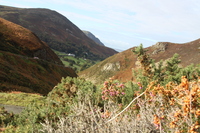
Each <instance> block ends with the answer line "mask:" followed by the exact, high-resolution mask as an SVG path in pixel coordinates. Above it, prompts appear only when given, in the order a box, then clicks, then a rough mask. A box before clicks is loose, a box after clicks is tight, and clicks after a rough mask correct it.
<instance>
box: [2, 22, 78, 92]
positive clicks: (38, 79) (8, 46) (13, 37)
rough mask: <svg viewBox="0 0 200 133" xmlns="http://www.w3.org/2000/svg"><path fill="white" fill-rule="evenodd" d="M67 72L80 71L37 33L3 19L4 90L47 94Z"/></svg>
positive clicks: (69, 74)
mask: <svg viewBox="0 0 200 133" xmlns="http://www.w3.org/2000/svg"><path fill="white" fill-rule="evenodd" d="M36 57H37V58H36ZM66 76H71V77H76V76H77V75H76V73H75V72H74V70H72V69H71V68H66V67H64V66H63V64H62V63H61V61H60V60H59V58H58V57H57V55H56V54H55V53H54V52H53V51H52V50H51V49H50V48H49V47H48V46H47V45H46V44H45V43H43V42H42V41H40V40H39V39H38V37H37V36H36V35H35V34H33V33H32V32H31V31H29V30H27V29H25V28H23V27H21V26H19V25H16V24H14V23H11V22H9V21H7V20H4V19H0V91H23V92H29V93H30V92H31V93H41V94H47V93H48V92H49V91H51V90H52V88H53V87H54V86H55V85H56V84H57V83H58V82H60V80H61V78H62V77H66Z"/></svg>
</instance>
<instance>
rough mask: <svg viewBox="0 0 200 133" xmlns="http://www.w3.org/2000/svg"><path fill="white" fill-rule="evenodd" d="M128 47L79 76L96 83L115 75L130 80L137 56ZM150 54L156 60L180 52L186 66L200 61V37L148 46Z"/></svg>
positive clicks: (122, 79)
mask: <svg viewBox="0 0 200 133" xmlns="http://www.w3.org/2000/svg"><path fill="white" fill-rule="evenodd" d="M132 49H134V48H131V49H128V50H126V51H123V52H121V53H118V54H116V55H113V56H111V57H109V58H107V59H105V60H103V61H102V62H100V63H98V64H96V65H94V66H92V67H90V68H88V69H86V70H84V71H82V72H80V73H79V76H81V77H84V78H86V79H89V80H91V81H93V82H95V83H101V82H103V81H104V80H105V79H108V78H109V77H112V76H114V77H115V78H116V79H119V80H121V81H130V80H132V79H133V76H132V75H133V74H132V70H133V69H135V68H136V67H137V65H138V64H137V62H136V61H137V56H136V55H134V53H133V52H132V51H131V50H132ZM146 50H148V54H149V55H150V57H151V58H153V59H154V60H155V61H156V62H158V61H160V60H167V59H169V58H171V57H172V56H173V55H174V54H175V53H177V54H179V57H180V59H181V63H180V65H181V66H183V67H185V66H187V65H190V64H192V63H193V64H194V65H196V64H199V63H200V58H199V55H200V39H197V40H195V41H192V42H188V43H184V44H177V43H170V42H159V43H156V44H155V45H153V46H151V47H148V48H146Z"/></svg>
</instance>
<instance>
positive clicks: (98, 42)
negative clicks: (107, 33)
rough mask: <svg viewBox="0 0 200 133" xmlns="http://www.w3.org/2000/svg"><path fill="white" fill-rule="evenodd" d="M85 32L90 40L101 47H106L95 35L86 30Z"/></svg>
mask: <svg viewBox="0 0 200 133" xmlns="http://www.w3.org/2000/svg"><path fill="white" fill-rule="evenodd" d="M82 31H83V33H85V35H86V36H87V37H89V38H90V39H92V40H93V41H94V42H96V43H97V44H99V45H102V46H105V45H104V44H103V43H102V42H101V41H100V40H99V38H97V37H96V36H95V35H93V34H92V33H91V32H89V31H86V30H82Z"/></svg>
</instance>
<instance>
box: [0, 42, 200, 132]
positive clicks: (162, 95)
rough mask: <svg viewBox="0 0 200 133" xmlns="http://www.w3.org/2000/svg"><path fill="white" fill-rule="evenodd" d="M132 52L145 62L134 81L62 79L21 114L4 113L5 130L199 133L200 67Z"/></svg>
mask: <svg viewBox="0 0 200 133" xmlns="http://www.w3.org/2000/svg"><path fill="white" fill-rule="evenodd" d="M133 52H134V53H136V54H137V56H138V61H139V62H140V63H141V68H138V70H135V71H134V72H133V73H134V76H135V77H136V78H135V79H134V81H129V82H126V83H121V82H119V81H116V80H113V78H110V79H109V80H108V81H105V82H104V84H102V85H99V86H96V85H94V84H92V83H91V82H89V81H87V80H85V79H82V78H71V77H66V78H62V80H61V83H59V84H58V85H56V86H55V87H54V89H53V90H52V91H51V92H49V93H48V95H47V96H46V97H39V98H38V99H40V98H42V99H43V100H35V101H34V102H30V104H29V105H28V106H27V107H26V109H25V110H24V111H23V112H22V113H21V114H19V115H12V114H9V113H6V112H5V111H4V110H3V109H2V110H0V113H1V114H3V115H0V116H3V117H2V121H1V123H0V124H1V127H4V128H5V130H4V132H44V133H50V132H144V133H147V132H155V133H156V132H160V133H168V132H169V133H174V132H176V133H185V132H189V133H198V132H200V110H199V109H200V99H199V97H200V88H199V86H200V81H199V78H198V77H199V76H200V72H199V68H200V67H199V66H194V65H190V66H188V67H186V68H182V67H179V66H178V63H179V62H180V60H179V58H178V55H177V54H175V55H174V56H173V57H172V58H171V59H169V60H167V61H160V62H159V63H155V62H154V61H153V60H152V59H151V58H150V57H149V56H148V54H147V53H146V51H145V50H143V47H142V45H140V46H139V47H137V48H136V49H135V50H134V51H133ZM3 95H5V97H6V95H7V94H3ZM27 97H29V96H28V95H27ZM8 98H9V97H8ZM11 116H12V117H11Z"/></svg>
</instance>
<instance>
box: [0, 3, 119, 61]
mask: <svg viewBox="0 0 200 133" xmlns="http://www.w3.org/2000/svg"><path fill="white" fill-rule="evenodd" d="M0 17H2V18H4V19H6V20H9V21H11V22H13V23H16V24H18V25H21V26H23V27H25V28H27V29H29V30H31V31H32V32H34V33H35V34H36V35H37V36H38V37H39V38H40V39H41V40H42V41H44V42H46V43H47V44H48V45H49V46H50V47H51V48H52V49H55V50H57V51H61V52H65V53H72V54H75V55H76V56H77V57H86V56H87V58H88V59H91V60H102V59H105V58H107V57H109V56H111V55H114V54H116V53H117V52H116V51H115V50H113V49H111V48H108V47H105V46H101V45H98V44H96V43H95V42H94V41H93V40H91V39H90V38H88V37H87V36H86V35H85V34H84V33H83V32H82V31H81V30H80V29H79V28H78V27H77V26H76V25H74V24H73V23H72V22H71V21H70V20H68V19H67V18H66V17H64V16H63V15H61V14H59V13H58V12H56V11H52V10H49V9H41V8H15V7H8V6H0Z"/></svg>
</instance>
